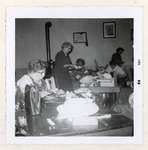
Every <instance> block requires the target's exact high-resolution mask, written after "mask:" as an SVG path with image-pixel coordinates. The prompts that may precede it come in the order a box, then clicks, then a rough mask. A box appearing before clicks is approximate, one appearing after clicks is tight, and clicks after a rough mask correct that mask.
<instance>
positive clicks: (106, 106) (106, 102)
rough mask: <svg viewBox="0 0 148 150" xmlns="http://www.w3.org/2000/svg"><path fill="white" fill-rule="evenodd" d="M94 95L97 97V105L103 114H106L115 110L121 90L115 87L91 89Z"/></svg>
mask: <svg viewBox="0 0 148 150" xmlns="http://www.w3.org/2000/svg"><path fill="white" fill-rule="evenodd" d="M89 89H90V90H91V91H92V93H93V94H94V95H95V96H96V104H97V105H98V106H99V109H100V111H101V112H104V113H106V111H110V110H112V109H113V108H114V106H115V105H116V104H117V103H118V100H117V99H118V94H119V92H120V88H119V87H118V86H115V87H90V88H89Z"/></svg>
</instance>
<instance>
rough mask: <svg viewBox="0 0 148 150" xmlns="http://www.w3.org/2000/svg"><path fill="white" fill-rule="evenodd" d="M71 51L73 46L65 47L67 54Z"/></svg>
mask: <svg viewBox="0 0 148 150" xmlns="http://www.w3.org/2000/svg"><path fill="white" fill-rule="evenodd" d="M71 51H72V48H71V46H69V47H65V48H64V53H65V54H68V53H70V52H71Z"/></svg>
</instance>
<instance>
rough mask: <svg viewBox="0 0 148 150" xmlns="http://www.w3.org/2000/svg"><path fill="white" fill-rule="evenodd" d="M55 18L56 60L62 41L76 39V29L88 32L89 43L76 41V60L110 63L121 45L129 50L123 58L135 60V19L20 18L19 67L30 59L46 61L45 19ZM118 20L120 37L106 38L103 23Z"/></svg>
mask: <svg viewBox="0 0 148 150" xmlns="http://www.w3.org/2000/svg"><path fill="white" fill-rule="evenodd" d="M47 21H51V22H52V27H51V28H50V38H51V56H52V59H54V57H55V55H56V53H57V52H58V51H59V50H60V46H61V44H62V42H65V41H70V42H73V36H72V33H73V32H87V34H88V46H86V45H85V44H73V45H74V50H73V52H72V54H71V59H72V61H73V62H75V60H76V59H77V58H78V57H82V58H84V59H85V60H86V64H87V65H88V66H93V65H94V59H96V60H97V61H98V63H99V64H100V65H105V64H107V63H108V62H109V60H110V58H111V55H112V53H114V52H115V49H116V48H117V47H119V46H121V47H123V48H124V49H125V52H124V54H123V60H124V61H125V62H126V63H127V64H131V63H132V59H133V58H132V56H133V50H132V42H131V28H132V27H133V22H132V19H17V20H16V68H24V67H26V65H27V62H28V61H29V60H30V59H33V58H34V59H35V58H40V59H43V60H46V41H45V22H47ZM108 21H115V22H116V38H107V39H104V38H103V22H108Z"/></svg>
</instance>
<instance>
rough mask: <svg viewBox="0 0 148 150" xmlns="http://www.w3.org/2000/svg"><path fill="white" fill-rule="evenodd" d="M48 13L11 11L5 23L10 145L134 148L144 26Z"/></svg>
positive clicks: (138, 119)
mask: <svg viewBox="0 0 148 150" xmlns="http://www.w3.org/2000/svg"><path fill="white" fill-rule="evenodd" d="M72 9H74V8H72ZM83 9H84V8H83ZM83 9H82V10H83ZM44 10H45V9H42V11H39V10H38V9H34V11H32V9H28V11H27V14H32V15H26V14H24V12H26V10H25V9H24V10H22V9H21V10H20V9H18V10H15V11H12V10H11V11H10V12H14V13H10V12H9V16H8V18H7V108H8V109H7V110H8V112H7V125H8V130H7V134H8V138H9V141H10V143H13V142H14V141H16V143H20V142H23V141H22V140H23V139H24V138H25V139H26V140H27V141H28V142H30V139H31V142H34V143H49V142H50V143H56V142H57V143H59V142H60V143H73V142H74V143H98V142H100V143H101V142H102V143H107V142H110V143H125V142H127V143H131V142H133V143H134V142H135V143H136V141H138V138H140V137H141V133H142V132H140V131H142V129H141V117H140V115H141V112H142V107H141V106H142V102H141V101H140V99H141V95H140V94H141V93H140V91H141V70H140V67H141V66H140V63H141V53H140V48H141V45H140V44H141V43H140V41H139V40H138V38H137V37H139V39H140V38H141V34H140V28H139V27H140V24H138V25H137V23H136V22H135V20H136V21H137V20H138V19H139V18H136V17H135V16H134V15H133V16H127V17H123V16H122V17H119V16H116V17H115V16H113V17H107V15H106V16H105V15H104V16H105V17H102V16H100V17H99V15H100V13H99V11H98V9H97V11H96V14H97V13H98V17H96V16H95V17H93V15H94V13H92V16H90V15H89V17H87V15H86V14H85V12H86V11H88V8H87V9H84V11H83V12H84V14H85V15H82V16H81V17H77V16H76V14H75V15H74V16H73V14H72V10H71V9H70V8H69V11H71V15H69V14H67V13H65V12H67V11H68V10H67V9H66V10H65V9H64V8H62V9H56V11H55V10H54V9H53V10H52V9H46V10H45V13H44ZM80 10H81V9H80V8H79V9H78V11H80ZM90 10H91V9H90ZM93 10H94V9H93ZM128 10H129V9H128ZM21 11H23V13H22V14H21V13H18V12H21ZM48 11H49V13H47V12H48ZM100 11H101V8H100ZM103 11H105V10H104V9H102V11H101V12H103ZM112 11H115V9H112ZM31 12H32V13H31ZM35 12H38V13H39V12H42V13H41V14H38V13H35ZM51 12H56V13H55V14H56V15H55V16H54V13H53V14H52V13H51ZM127 12H128V11H127ZM133 12H134V11H133ZM49 14H52V15H49ZM57 14H58V15H57ZM65 14H66V15H65ZM102 14H103V13H102ZM116 14H118V13H116ZM131 14H132V13H131ZM133 14H134V13H133ZM124 15H125V14H124ZM57 16H59V17H57ZM139 23H140V21H139ZM135 30H136V32H135ZM137 62H138V63H137ZM138 69H139V70H138ZM137 71H138V73H137ZM137 82H138V83H137ZM10 83H11V84H10ZM10 106H11V107H10ZM135 129H136V130H135ZM90 138H91V139H90ZM49 139H50V140H49ZM98 139H99V140H98ZM139 140H140V139H139ZM86 141H87V142H86Z"/></svg>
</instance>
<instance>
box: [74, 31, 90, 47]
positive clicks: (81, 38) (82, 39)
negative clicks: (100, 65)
mask: <svg viewBox="0 0 148 150" xmlns="http://www.w3.org/2000/svg"><path fill="white" fill-rule="evenodd" d="M73 43H85V44H86V46H87V45H88V40H87V32H73Z"/></svg>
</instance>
